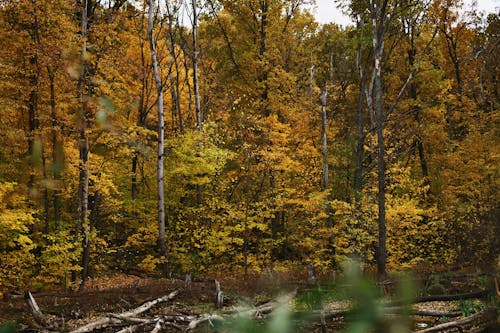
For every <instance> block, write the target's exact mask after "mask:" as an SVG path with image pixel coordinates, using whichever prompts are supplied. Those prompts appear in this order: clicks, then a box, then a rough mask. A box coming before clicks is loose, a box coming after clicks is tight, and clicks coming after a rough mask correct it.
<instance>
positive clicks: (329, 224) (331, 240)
mask: <svg viewBox="0 0 500 333" xmlns="http://www.w3.org/2000/svg"><path fill="white" fill-rule="evenodd" d="M326 97H327V90H326V84H325V87H324V88H323V92H322V94H321V151H322V155H323V176H322V177H321V189H322V190H323V191H328V173H329V170H328V141H327V118H326ZM325 210H326V214H327V220H326V227H327V228H328V229H329V230H330V232H331V228H332V227H333V210H332V206H331V205H330V194H328V195H327V196H326V197H325ZM334 243H335V239H334V237H333V234H331V235H330V236H329V237H328V244H329V246H330V247H331V248H332V250H333V251H332V252H333V253H332V255H335V247H334Z"/></svg>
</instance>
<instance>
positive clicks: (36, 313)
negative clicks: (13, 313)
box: [24, 290, 49, 328]
mask: <svg viewBox="0 0 500 333" xmlns="http://www.w3.org/2000/svg"><path fill="white" fill-rule="evenodd" d="M24 299H25V300H26V303H27V304H28V307H29V309H30V312H31V315H32V316H33V318H35V321H36V322H37V323H38V324H39V325H41V326H43V327H45V328H47V326H49V325H48V323H47V318H46V317H45V315H44V314H43V313H42V311H41V310H40V307H39V306H38V304H37V303H36V301H35V298H34V297H33V295H32V294H31V292H30V291H29V290H26V291H25V292H24Z"/></svg>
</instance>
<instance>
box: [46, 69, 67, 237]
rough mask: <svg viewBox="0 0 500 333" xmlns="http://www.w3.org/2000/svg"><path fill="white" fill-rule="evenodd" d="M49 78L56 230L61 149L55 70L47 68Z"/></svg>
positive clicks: (58, 209) (58, 210)
mask: <svg viewBox="0 0 500 333" xmlns="http://www.w3.org/2000/svg"><path fill="white" fill-rule="evenodd" d="M47 73H48V76H49V89H50V117H51V121H52V177H53V179H54V182H55V183H56V186H55V190H54V193H53V198H52V202H53V205H54V221H55V223H56V224H55V227H56V229H57V228H58V225H59V221H60V220H61V213H60V202H59V192H60V189H59V186H60V184H59V181H60V179H61V169H62V167H63V165H62V164H63V158H62V147H61V145H60V144H59V142H58V140H57V127H58V125H57V113H56V95H55V87H54V80H55V70H52V69H50V68H49V67H47Z"/></svg>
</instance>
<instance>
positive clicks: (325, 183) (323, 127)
mask: <svg viewBox="0 0 500 333" xmlns="http://www.w3.org/2000/svg"><path fill="white" fill-rule="evenodd" d="M326 97H327V91H326V87H324V88H323V92H322V94H321V151H322V153H323V177H322V178H321V188H322V189H323V191H326V190H327V189H328V146H327V136H326V127H327V118H326Z"/></svg>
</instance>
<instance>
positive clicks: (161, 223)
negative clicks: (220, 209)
mask: <svg viewBox="0 0 500 333" xmlns="http://www.w3.org/2000/svg"><path fill="white" fill-rule="evenodd" d="M154 7H155V6H154V2H153V0H148V36H149V49H150V51H151V64H152V66H153V73H154V77H155V82H156V93H157V108H158V163H157V185H158V231H159V235H158V246H159V251H160V255H161V256H162V257H163V260H165V263H164V272H165V274H167V273H168V256H167V244H166V240H165V191H164V188H163V186H164V182H163V174H164V171H163V169H164V161H163V160H164V155H165V148H164V144H165V121H164V118H163V85H162V81H161V77H160V71H159V68H158V59H157V55H156V44H155V38H154V25H153V17H154Z"/></svg>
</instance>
